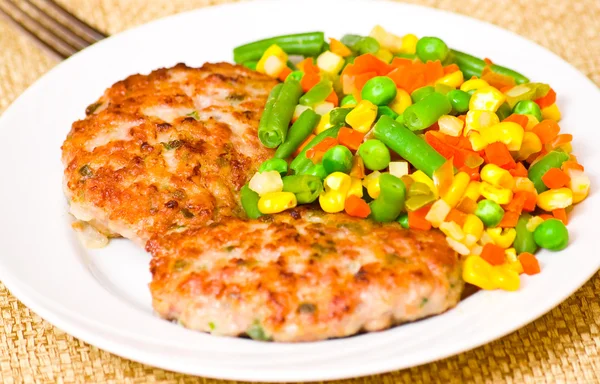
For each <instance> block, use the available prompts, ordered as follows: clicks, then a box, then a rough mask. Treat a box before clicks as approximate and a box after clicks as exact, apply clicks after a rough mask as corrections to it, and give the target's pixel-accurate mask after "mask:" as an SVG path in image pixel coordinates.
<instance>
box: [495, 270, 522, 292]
mask: <svg viewBox="0 0 600 384" xmlns="http://www.w3.org/2000/svg"><path fill="white" fill-rule="evenodd" d="M492 282H493V284H494V285H495V286H496V288H498V289H502V290H505V291H517V290H518V289H519V287H520V285H521V279H520V278H519V273H517V272H516V271H514V270H513V269H511V268H509V267H508V266H507V265H497V266H494V267H493V272H492Z"/></svg>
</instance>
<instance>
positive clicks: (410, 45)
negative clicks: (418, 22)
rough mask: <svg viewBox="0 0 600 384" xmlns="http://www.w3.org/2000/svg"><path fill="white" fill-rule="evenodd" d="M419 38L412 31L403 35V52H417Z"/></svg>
mask: <svg viewBox="0 0 600 384" xmlns="http://www.w3.org/2000/svg"><path fill="white" fill-rule="evenodd" d="M418 41H419V38H418V37H417V36H415V35H413V34H412V33H409V34H406V35H404V36H403V37H402V51H401V52H402V53H410V54H415V53H416V52H417V42H418Z"/></svg>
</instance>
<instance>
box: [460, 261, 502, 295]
mask: <svg viewBox="0 0 600 384" xmlns="http://www.w3.org/2000/svg"><path fill="white" fill-rule="evenodd" d="M493 271H494V268H493V266H492V265H491V264H490V263H488V262H487V261H485V260H484V259H482V258H481V257H479V256H475V255H470V256H469V257H467V258H466V259H465V262H464V264H463V280H464V281H465V282H467V283H469V284H473V285H475V286H477V287H479V288H481V289H486V290H490V289H495V288H496V285H495V284H494V283H493V281H492V274H493Z"/></svg>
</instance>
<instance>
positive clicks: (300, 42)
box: [233, 32, 325, 63]
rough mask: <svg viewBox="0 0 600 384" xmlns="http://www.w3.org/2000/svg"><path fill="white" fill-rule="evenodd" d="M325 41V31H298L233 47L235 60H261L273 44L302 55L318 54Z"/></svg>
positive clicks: (289, 52)
mask: <svg viewBox="0 0 600 384" xmlns="http://www.w3.org/2000/svg"><path fill="white" fill-rule="evenodd" d="M324 43H325V34H324V33H323V32H308V33H298V34H294V35H284V36H277V37H271V38H268V39H264V40H258V41H254V42H252V43H248V44H244V45H240V46H239V47H236V48H234V49H233V60H234V61H235V62H236V63H243V62H245V61H249V60H259V59H260V58H261V57H262V55H263V53H265V51H266V50H267V49H268V48H269V47H270V46H271V45H273V44H276V45H278V46H279V47H280V48H281V49H283V50H284V52H286V53H287V54H290V55H301V56H317V55H318V54H319V53H321V48H322V47H323V44H324Z"/></svg>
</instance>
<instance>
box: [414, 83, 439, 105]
mask: <svg viewBox="0 0 600 384" xmlns="http://www.w3.org/2000/svg"><path fill="white" fill-rule="evenodd" d="M434 92H435V88H434V87H432V86H431V85H427V86H425V87H421V88H417V89H415V90H414V91H412V93H411V94H410V98H411V99H412V101H413V103H416V102H418V101H421V100H423V99H424V98H425V97H426V96H429V95H431V94H432V93H434Z"/></svg>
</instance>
